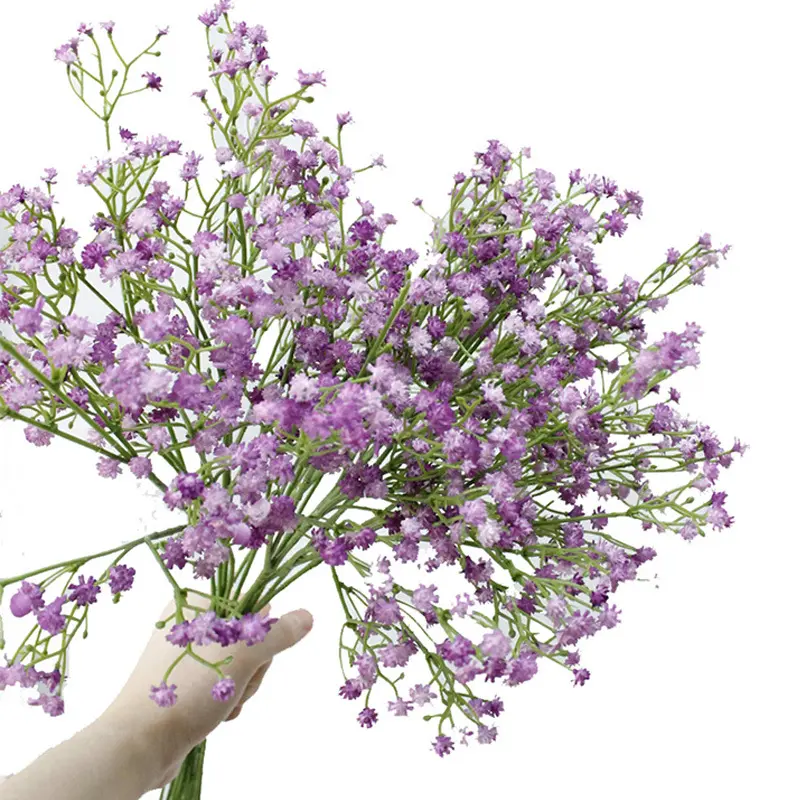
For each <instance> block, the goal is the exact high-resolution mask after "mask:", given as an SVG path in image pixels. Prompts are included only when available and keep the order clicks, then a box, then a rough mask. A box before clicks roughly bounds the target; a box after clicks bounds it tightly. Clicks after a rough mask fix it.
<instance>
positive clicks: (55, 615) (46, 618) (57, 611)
mask: <svg viewBox="0 0 800 800" xmlns="http://www.w3.org/2000/svg"><path fill="white" fill-rule="evenodd" d="M66 602H67V598H66V597H65V596H64V595H62V596H61V597H57V598H56V599H55V600H53V602H52V603H50V605H47V606H45V607H44V608H43V609H42V610H41V611H39V612H38V614H37V615H36V621H37V622H38V623H39V627H40V628H41V629H42V630H43V631H47V633H50V634H52V635H53V636H55V635H56V634H57V633H61V631H63V630H64V626H65V625H66V624H67V618H66V617H65V616H64V615H63V614H62V613H61V609H62V608H63V606H64V603H66Z"/></svg>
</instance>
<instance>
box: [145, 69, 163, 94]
mask: <svg viewBox="0 0 800 800" xmlns="http://www.w3.org/2000/svg"><path fill="white" fill-rule="evenodd" d="M142 77H143V78H145V79H146V81H147V84H146V85H147V88H148V89H155V90H156V91H157V92H160V91H161V78H159V76H158V75H156V74H155V72H143V73H142Z"/></svg>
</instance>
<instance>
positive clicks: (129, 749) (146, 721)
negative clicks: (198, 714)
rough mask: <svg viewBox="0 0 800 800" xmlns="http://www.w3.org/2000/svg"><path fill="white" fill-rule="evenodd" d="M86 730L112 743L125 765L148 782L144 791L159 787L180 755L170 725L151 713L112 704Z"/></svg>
mask: <svg viewBox="0 0 800 800" xmlns="http://www.w3.org/2000/svg"><path fill="white" fill-rule="evenodd" d="M147 711H149V709H147ZM87 731H89V732H90V734H91V736H92V737H93V738H96V739H98V740H100V741H103V742H104V743H105V744H106V745H109V746H111V748H112V749H113V750H114V752H115V753H116V754H117V758H118V760H119V763H120V764H121V765H122V766H123V767H124V768H128V769H130V770H131V771H132V772H134V773H135V774H136V775H137V776H140V778H141V781H142V783H143V784H146V785H145V786H143V789H142V791H143V792H144V791H148V790H150V789H153V788H156V787H157V786H160V785H161V784H162V783H163V782H164V776H165V775H166V774H167V773H168V772H169V771H170V768H171V765H172V764H173V762H174V761H175V759H176V758H178V757H179V755H178V753H177V749H178V748H177V742H176V741H175V739H174V737H171V736H170V734H169V728H168V726H166V725H165V724H164V722H163V720H158V719H157V718H154V717H153V716H151V715H150V714H148V713H138V712H136V711H132V710H130V709H127V708H124V707H122V706H117V705H112V706H111V707H109V708H108V709H107V710H106V711H105V712H104V713H103V715H102V716H101V717H99V718H98V719H97V720H96V721H95V722H94V723H93V724H92V725H91V726H90V727H89V728H88V729H87Z"/></svg>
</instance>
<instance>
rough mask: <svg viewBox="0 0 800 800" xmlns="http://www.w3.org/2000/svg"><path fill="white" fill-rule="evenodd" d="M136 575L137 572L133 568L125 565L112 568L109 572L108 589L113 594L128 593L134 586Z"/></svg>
mask: <svg viewBox="0 0 800 800" xmlns="http://www.w3.org/2000/svg"><path fill="white" fill-rule="evenodd" d="M134 575H136V570H135V569H134V568H133V567H126V566H125V565H124V564H118V565H117V566H114V567H111V569H110V570H109V571H108V588H109V589H111V593H112V594H120V593H121V592H127V591H128V590H129V589H130V588H131V587H132V586H133V576H134Z"/></svg>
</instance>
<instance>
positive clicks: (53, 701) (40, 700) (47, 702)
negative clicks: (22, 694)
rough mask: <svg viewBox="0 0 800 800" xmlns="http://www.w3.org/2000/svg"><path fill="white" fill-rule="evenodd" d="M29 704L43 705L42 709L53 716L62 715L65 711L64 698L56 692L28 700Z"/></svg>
mask: <svg viewBox="0 0 800 800" xmlns="http://www.w3.org/2000/svg"><path fill="white" fill-rule="evenodd" d="M28 705H31V706H41V708H42V711H44V713H45V714H49V715H50V716H51V717H60V716H61V715H62V714H63V713H64V699H63V698H62V697H59V696H58V695H54V694H40V695H39V696H38V697H37V698H31V699H30V700H28Z"/></svg>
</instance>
